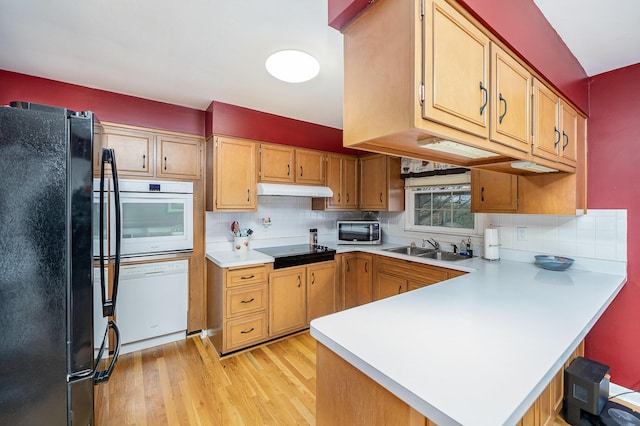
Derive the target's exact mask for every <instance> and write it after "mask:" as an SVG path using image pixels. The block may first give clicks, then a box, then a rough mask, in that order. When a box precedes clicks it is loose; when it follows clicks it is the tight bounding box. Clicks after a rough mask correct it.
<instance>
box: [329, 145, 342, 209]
mask: <svg viewBox="0 0 640 426" xmlns="http://www.w3.org/2000/svg"><path fill="white" fill-rule="evenodd" d="M343 161H344V160H343V158H342V156H341V155H335V154H329V155H327V186H328V187H329V188H331V190H332V191H333V197H331V198H327V200H326V207H327V208H329V209H340V208H342V207H343V206H344V200H345V198H344V194H343V193H342V188H343V184H342V170H343V166H342V164H343Z"/></svg>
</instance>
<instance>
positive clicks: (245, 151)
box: [207, 136, 257, 211]
mask: <svg viewBox="0 0 640 426" xmlns="http://www.w3.org/2000/svg"><path fill="white" fill-rule="evenodd" d="M211 143H213V144H214V147H213V158H212V159H210V158H208V159H207V163H209V162H210V161H213V175H212V179H213V182H209V183H208V184H207V188H213V193H212V194H210V193H207V210H212V211H225V210H227V211H255V210H256V206H257V201H256V144H255V143H254V142H252V141H248V140H244V139H235V138H229V137H224V136H216V137H215V138H214V140H213V142H211ZM208 150H209V147H208ZM207 155H209V154H207ZM207 191H209V189H207Z"/></svg>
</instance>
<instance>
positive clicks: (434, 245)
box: [422, 238, 440, 251]
mask: <svg viewBox="0 0 640 426" xmlns="http://www.w3.org/2000/svg"><path fill="white" fill-rule="evenodd" d="M426 243H429V244H431V246H432V247H433V248H434V249H436V251H440V243H438V242H437V241H436V240H434V239H433V238H427V239H426V240H425V239H422V247H424V246H425V244H426Z"/></svg>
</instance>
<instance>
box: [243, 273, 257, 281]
mask: <svg viewBox="0 0 640 426" xmlns="http://www.w3.org/2000/svg"><path fill="white" fill-rule="evenodd" d="M253 277H255V275H254V274H251V275H248V276H244V275H243V276H241V277H240V279H241V280H250V279H251V278H253Z"/></svg>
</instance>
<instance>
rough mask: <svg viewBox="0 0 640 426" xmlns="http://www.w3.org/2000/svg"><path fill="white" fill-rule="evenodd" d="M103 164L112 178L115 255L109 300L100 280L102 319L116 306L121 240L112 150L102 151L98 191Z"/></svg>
mask: <svg viewBox="0 0 640 426" xmlns="http://www.w3.org/2000/svg"><path fill="white" fill-rule="evenodd" d="M105 163H110V164H111V175H112V176H113V197H114V202H115V209H114V210H115V227H116V253H115V257H116V258H115V265H114V272H113V291H112V293H111V299H107V297H106V294H107V288H106V287H107V286H106V284H105V281H104V278H102V316H104V317H110V316H113V314H114V312H115V306H116V299H117V296H118V283H119V281H120V253H121V250H120V246H121V242H122V241H121V238H122V232H121V231H120V228H121V211H120V188H119V186H118V169H117V167H116V155H115V153H114V151H113V149H110V148H105V149H103V150H102V165H101V169H100V181H101V182H100V189H101V190H102V188H103V185H104V182H103V181H104V165H105ZM102 204H103V203H101V208H103V206H102ZM102 220H103V218H102V215H101V223H102ZM100 233H101V234H100V235H102V228H101V231H100ZM100 246H101V247H100V248H101V254H100V260H101V263H100V267H101V271H100V274H101V277H104V269H103V265H104V260H103V256H102V244H101V245H100Z"/></svg>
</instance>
